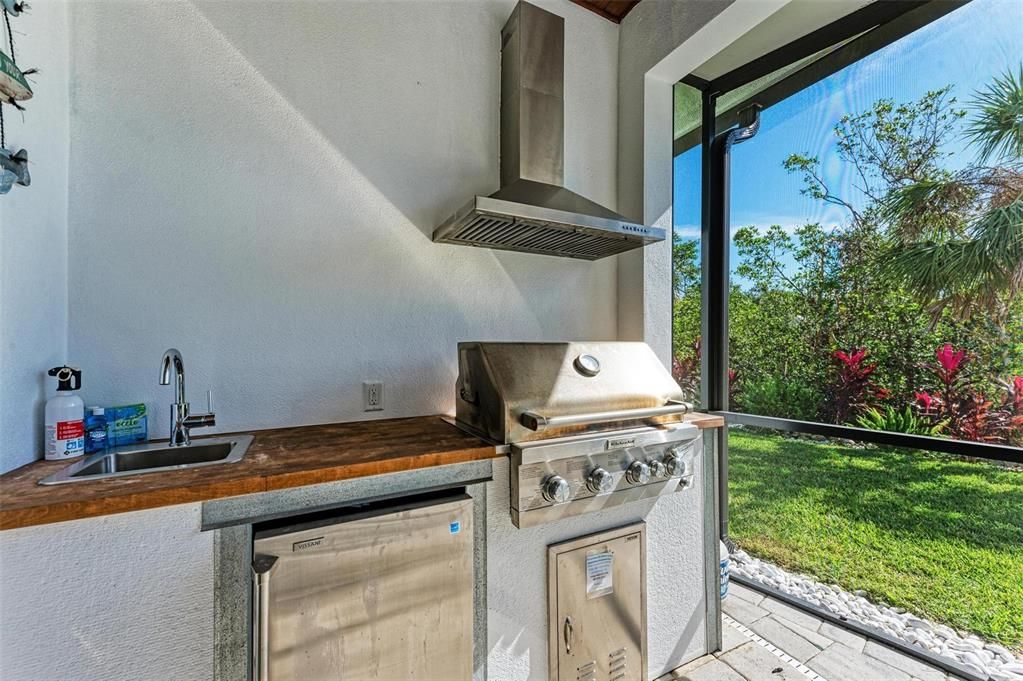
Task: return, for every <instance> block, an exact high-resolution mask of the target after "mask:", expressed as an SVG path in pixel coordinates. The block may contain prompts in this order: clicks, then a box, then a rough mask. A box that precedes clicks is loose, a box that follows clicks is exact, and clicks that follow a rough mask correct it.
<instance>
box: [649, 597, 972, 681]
mask: <svg viewBox="0 0 1023 681" xmlns="http://www.w3.org/2000/svg"><path fill="white" fill-rule="evenodd" d="M722 609H723V610H724V618H723V619H724V624H723V627H722V649H721V650H720V651H719V652H717V653H715V654H713V655H707V656H704V657H701V658H699V659H697V660H693V661H692V662H690V663H689V664H687V665H685V666H684V667H681V668H679V669H676V670H675V671H674V672H672V673H671V674H668V675H666V676H664V677H661V679H660V680H659V681H788V680H798V681H806V680H807V679H809V681H958V680H959V677H957V676H953V675H950V674H947V673H946V672H945V671H943V670H941V669H938V668H937V667H934V666H931V665H929V664H926V663H924V662H921V661H920V660H918V659H916V658H914V657H910V656H908V655H905V654H904V653H902V652H900V651H898V650H895V649H894V648H888V647H887V646H884V645H881V644H879V643H876V642H874V641H866V640H865V639H864V638H863V637H862V636H859V635H858V634H855V633H853V632H851V631H848V630H845V629H842V628H841V627H838V626H836V625H834V624H832V623H830V622H825V621H823V620H821V619H818V618H817V617H814V616H813V615H811V614H809V613H807V612H804V611H802V610H799V609H797V608H793V607H792V606H790V605H788V604H786V603H782V602H781V601H778V600H776V599H773V598H771V597H769V596H765V595H763V594H761V593H759V592H757V591H754V590H752V589H749V588H747V587H744V586H742V585H741V584H736V583H735V582H732V584H731V585H730V586H729V592H728V598H726V599H725V600H724V602H723V603H722Z"/></svg>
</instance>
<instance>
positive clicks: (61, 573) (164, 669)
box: [0, 504, 213, 681]
mask: <svg viewBox="0 0 1023 681" xmlns="http://www.w3.org/2000/svg"><path fill="white" fill-rule="evenodd" d="M199 511H200V505H199V504H187V505H182V506H175V507H171V508H165V509H159V510H154V511H139V512H137V513H125V514H121V515H114V516H106V517H103V518H93V519H88V520H74V521H71V522H66V523H57V524H53V525H41V526H38V527H28V528H24V529H20V530H7V531H5V532H0V618H2V620H0V678H2V679H5V680H7V679H10V680H11V681H113V680H115V679H131V680H132V681H167V680H168V679H174V681H209V680H210V679H211V678H212V677H213V533H212V532H200V531H199V521H200V517H199Z"/></svg>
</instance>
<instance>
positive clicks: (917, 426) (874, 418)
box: [856, 405, 948, 436]
mask: <svg viewBox="0 0 1023 681" xmlns="http://www.w3.org/2000/svg"><path fill="white" fill-rule="evenodd" d="M856 425H858V426H859V427H860V428H868V429H870V430H887V431H889V432H892V433H908V434H909V435H932V436H933V435H939V434H941V431H943V430H944V429H945V426H946V425H948V422H947V421H941V422H940V423H930V422H929V421H925V420H924V419H921V418H918V417H917V415H916V414H914V413H913V409H912V407H910V406H909V405H906V408H905V409H904V410H902V411H899V410H897V409H895V408H894V407H885V409H884V411H880V410H878V409H874V408H871V409H868V410H867V411H866V412H864V414H863V415H862V416H860V417H859V418H858V419H856Z"/></svg>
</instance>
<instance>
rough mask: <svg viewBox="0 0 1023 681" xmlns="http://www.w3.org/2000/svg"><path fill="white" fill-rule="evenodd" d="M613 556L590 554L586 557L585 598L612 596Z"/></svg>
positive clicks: (607, 553)
mask: <svg viewBox="0 0 1023 681" xmlns="http://www.w3.org/2000/svg"><path fill="white" fill-rule="evenodd" d="M614 560H615V554H613V553H611V552H608V551H605V552H604V553H592V554H590V555H588V556H586V598H600V597H601V596H607V595H608V594H613V593H614V591H615V588H614Z"/></svg>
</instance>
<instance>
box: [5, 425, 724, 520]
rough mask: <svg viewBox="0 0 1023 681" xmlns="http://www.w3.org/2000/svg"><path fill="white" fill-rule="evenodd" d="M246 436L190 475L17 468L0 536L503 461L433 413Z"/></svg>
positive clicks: (56, 465) (8, 485) (39, 465)
mask: <svg viewBox="0 0 1023 681" xmlns="http://www.w3.org/2000/svg"><path fill="white" fill-rule="evenodd" d="M686 420H687V421H690V422H692V423H694V424H695V425H697V426H699V427H700V428H716V427H719V426H722V425H724V421H723V420H722V419H721V418H720V417H717V416H708V415H705V414H691V415H689V416H687V417H686ZM252 434H253V435H254V436H255V439H254V440H253V442H252V445H250V447H249V450H248V452H246V454H245V458H243V459H242V460H241V461H239V462H237V463H225V464H221V465H217V466H204V467H199V468H193V469H190V470H175V471H162V472H158V473H146V474H141V475H129V476H124V477H118V478H107V479H105V480H91V481H81V482H72V483H66V484H61V485H39V484H38V483H39V481H40V480H42V479H43V478H45V477H46V476H48V475H50V474H51V473H56V472H57V471H59V470H60V469H62V468H64V467H65V466H68V465H69V462H67V461H36V462H34V463H30V464H28V465H26V466H22V467H21V468H18V469H16V470H13V471H11V472H10V473H6V474H4V475H2V476H0V530H10V529H14V528H18V527H28V526H31V525H43V524H46V523H56V522H62V521H65V520H75V519H78V518H91V517H94V516H101V515H109V514H112V513H124V512H126V511H140V510H143V509H148V508H159V507H161V506H172V505H174V504H184V503H190V502H197V501H209V500H211V499H219V498H222V497H232V496H238V495H241V494H253V493H256V492H267V491H271V490H277V489H285V488H289V487H301V486H304V485H315V484H318V483H323V482H333V481H336V480H347V479H351V478H360V477H365V476H369V475H380V474H384V473H398V472H401V471H410V470H415V469H420V468H429V467H432V466H444V465H447V464H457V463H467V462H471V461H479V460H483V459H493V458H498V457H500V456H503V455H502V454H498V452H497V450H496V448H495V447H494V446H492V445H489V444H487V443H486V442H484V441H482V440H479V439H477V438H475V437H472V436H471V435H466V434H465V433H463V432H461V431H460V430H458V429H457V428H455V427H454V426H452V425H450V424H448V423H446V422H444V421H442V420H441V417H440V416H418V417H414V418H404V419H386V420H378V421H358V422H353V423H334V424H327V425H319V426H299V427H295V428H275V429H273V430H261V431H256V432H254V433H252ZM216 437H223V435H220V434H218V435H217V436H216ZM196 440H197V441H201V438H196Z"/></svg>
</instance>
